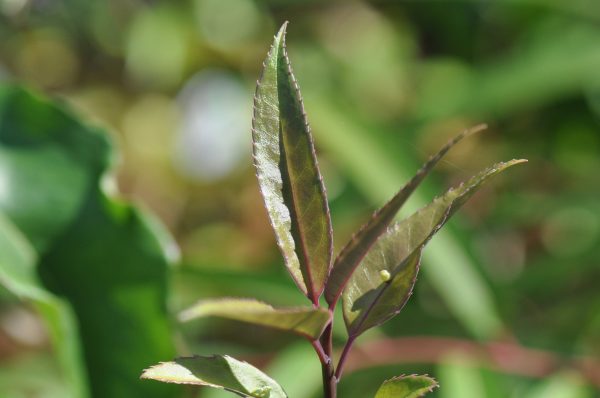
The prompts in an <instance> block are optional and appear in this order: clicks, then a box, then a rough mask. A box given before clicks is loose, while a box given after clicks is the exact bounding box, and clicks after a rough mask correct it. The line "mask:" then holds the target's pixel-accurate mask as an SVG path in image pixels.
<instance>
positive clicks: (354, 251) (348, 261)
mask: <svg viewBox="0 0 600 398" xmlns="http://www.w3.org/2000/svg"><path fill="white" fill-rule="evenodd" d="M485 128H486V126H485V125H479V126H475V127H473V128H472V129H469V130H466V131H464V132H463V133H462V134H459V135H458V136H456V137H455V138H454V139H452V140H451V141H450V142H448V143H447V144H446V145H444V147H443V148H442V149H440V151H439V152H438V153H437V154H435V155H434V156H432V157H431V158H430V159H429V160H428V161H427V162H426V163H425V164H424V165H423V166H422V167H421V169H419V171H418V172H417V174H415V176H414V177H413V178H412V179H411V180H410V181H409V182H408V183H407V184H406V185H404V186H403V187H402V189H400V191H399V192H398V193H397V194H396V195H395V196H394V197H393V198H392V199H391V200H390V201H389V202H388V203H386V204H385V205H384V206H383V207H382V208H380V209H379V210H377V211H376V212H375V213H373V216H372V217H371V219H370V220H369V221H368V222H367V223H365V224H364V225H363V226H362V227H361V228H360V229H359V231H358V232H357V233H356V234H355V235H354V236H353V237H352V238H351V239H350V241H349V242H348V243H347V244H346V246H345V247H344V248H343V249H342V250H341V251H340V254H339V255H338V256H337V258H336V259H335V262H334V265H333V269H332V270H331V276H330V278H329V280H328V281H327V286H326V287H325V298H326V299H327V302H328V303H329V304H330V305H332V306H335V304H336V303H337V300H338V298H339V297H340V294H342V291H343V289H344V286H345V285H346V283H348V280H349V279H350V276H351V275H352V273H353V272H354V270H355V269H356V267H357V266H358V264H360V262H361V261H362V259H363V258H364V257H365V255H366V254H367V252H368V251H369V249H370V248H371V247H372V246H373V244H374V243H375V241H377V238H379V236H380V235H381V234H382V233H383V232H385V230H386V228H387V226H388V225H389V224H390V223H391V222H392V220H393V219H394V217H395V216H396V213H398V211H399V210H400V208H401V207H402V205H404V203H405V202H406V200H407V199H408V198H409V197H410V195H411V194H412V193H413V192H414V190H415V189H416V188H417V187H418V186H419V184H420V183H421V181H423V179H424V178H425V177H426V176H427V174H429V172H430V171H431V170H432V169H433V167H434V166H435V165H436V164H437V163H438V162H439V161H440V160H441V159H442V158H443V157H444V155H445V154H446V153H447V152H448V151H449V150H450V149H451V148H452V147H453V146H454V145H456V144H457V143H458V142H460V141H461V140H462V139H463V138H465V137H467V136H469V135H471V134H474V133H476V132H479V131H481V130H483V129H485Z"/></svg>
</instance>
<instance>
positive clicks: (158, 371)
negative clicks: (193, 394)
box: [141, 355, 287, 398]
mask: <svg viewBox="0 0 600 398" xmlns="http://www.w3.org/2000/svg"><path fill="white" fill-rule="evenodd" d="M141 377H142V378H143V379H152V380H158V381H162V382H166V383H176V384H192V385H197V386H205V387H213V388H220V389H224V390H227V391H230V392H232V393H235V394H238V395H240V396H242V397H255V398H285V397H287V395H286V394H285V392H284V391H283V388H281V386H280V385H279V384H277V382H275V381H274V380H273V379H271V378H270V377H269V376H267V375H266V374H264V373H263V372H261V371H260V370H258V369H256V368H255V367H254V366H252V365H250V364H248V363H246V362H241V361H238V360H237V359H234V358H232V357H230V356H227V355H223V356H221V355H213V356H208V357H203V356H195V357H186V358H177V359H176V360H175V361H173V362H163V363H160V364H158V365H155V366H153V367H151V368H149V369H146V370H145V371H144V373H143V374H142V376H141Z"/></svg>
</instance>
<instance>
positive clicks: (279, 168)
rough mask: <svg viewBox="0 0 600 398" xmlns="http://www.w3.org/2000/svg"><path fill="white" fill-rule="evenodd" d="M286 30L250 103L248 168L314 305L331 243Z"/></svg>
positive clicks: (325, 272)
mask: <svg viewBox="0 0 600 398" xmlns="http://www.w3.org/2000/svg"><path fill="white" fill-rule="evenodd" d="M286 25H287V23H286V24H284V25H283V26H282V27H281V30H280V31H279V33H278V34H277V36H275V41H274V42H273V45H272V47H271V50H270V51H269V54H268V56H267V59H266V60H265V62H264V65H263V71H262V75H261V77H260V79H259V81H258V82H257V87H256V94H255V97H254V117H253V121H252V138H253V148H254V165H255V167H256V172H257V177H258V181H259V185H260V190H261V192H262V195H263V198H264V200H265V205H266V208H267V211H268V214H269V218H270V220H271V225H272V226H273V229H274V231H275V235H276V238H277V243H278V245H279V248H280V249H281V252H282V253H283V257H284V259H285V263H286V266H287V268H288V270H289V272H290V274H291V275H292V277H293V278H294V280H295V282H296V284H297V285H298V287H299V288H300V289H301V290H302V291H303V292H304V293H305V294H306V295H307V297H309V298H310V299H311V301H312V302H313V303H317V302H318V298H319V296H320V295H321V293H322V291H323V288H324V285H325V281H326V280H327V277H328V275H329V270H330V266H331V257H332V251H333V240H332V231H331V220H330V216H329V207H328V204H327V198H326V195H325V188H324V185H323V181H322V178H321V174H320V172H319V168H318V165H317V158H316V154H315V149H314V144H313V139H312V136H311V134H310V128H309V126H308V121H307V119H306V115H305V113H304V106H303V104H302V99H301V96H300V91H299V89H298V85H297V83H296V80H295V78H294V76H293V74H292V69H291V66H290V63H289V60H288V57H287V52H286V47H285V30H286Z"/></svg>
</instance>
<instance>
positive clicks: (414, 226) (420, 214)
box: [342, 160, 524, 336]
mask: <svg viewBox="0 0 600 398" xmlns="http://www.w3.org/2000/svg"><path fill="white" fill-rule="evenodd" d="M522 162H524V160H512V161H509V162H505V163H498V164H496V165H494V166H492V167H490V168H489V169H487V170H484V171H482V172H481V173H479V174H477V175H476V176H474V177H472V178H471V179H470V180H469V181H467V182H466V183H463V184H461V185H460V186H458V187H456V188H452V189H450V190H449V191H447V192H446V193H445V194H444V195H442V196H440V197H438V198H436V199H435V200H434V201H433V202H431V203H430V204H429V205H427V206H425V207H424V208H422V209H421V210H419V211H417V212H416V213H414V214H413V215H411V216H409V217H408V218H406V219H404V220H402V221H401V222H399V223H396V224H394V225H393V226H392V227H390V228H389V229H388V230H387V231H386V232H385V233H384V234H383V235H382V236H381V237H380V238H379V240H378V241H377V243H376V244H375V245H374V246H373V248H372V249H371V251H369V253H368V254H367V255H366V257H365V258H364V260H363V261H362V263H361V264H360V265H359V267H358V268H357V270H356V272H354V274H352V277H351V278H350V281H349V283H348V285H347V286H346V288H345V289H344V293H343V295H342V301H343V307H344V310H343V313H344V320H345V322H346V327H347V328H348V332H349V334H350V335H351V336H352V335H353V336H356V335H358V334H361V333H362V332H364V331H365V330H367V329H369V328H372V327H374V326H377V325H380V324H381V323H383V322H385V321H387V320H388V319H390V318H391V317H393V316H394V315H396V314H397V313H398V312H399V311H400V310H401V309H402V307H403V306H404V303H405V302H406V300H407V299H408V297H409V296H410V293H411V291H412V287H413V285H414V283H415V280H416V275H417V272H418V261H419V259H420V255H421V250H422V248H423V247H424V246H425V245H426V244H427V242H428V241H429V240H430V239H431V237H432V236H433V235H434V234H435V233H436V232H437V231H439V229H440V228H441V227H442V226H443V225H444V224H445V223H446V222H447V221H448V219H449V218H450V217H451V216H452V215H453V214H454V213H455V212H456V211H457V210H458V209H459V208H460V207H461V206H462V205H463V204H464V203H465V202H466V201H467V200H468V199H469V198H470V197H471V196H472V195H473V194H474V193H475V192H476V191H477V190H478V189H479V188H480V187H481V185H482V184H483V183H484V182H485V181H487V180H488V179H489V178H490V177H492V176H494V175H496V174H498V173H500V172H502V171H503V170H505V169H507V168H509V167H511V166H513V165H516V164H519V163H522ZM384 271H385V272H386V273H389V275H390V277H391V278H392V279H391V282H390V281H385V280H382V272H384Z"/></svg>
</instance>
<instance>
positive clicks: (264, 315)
mask: <svg viewBox="0 0 600 398" xmlns="http://www.w3.org/2000/svg"><path fill="white" fill-rule="evenodd" d="M205 316H217V317H221V318H227V319H232V320H236V321H242V322H249V323H253V324H255V325H261V326H267V327H272V328H276V329H281V330H285V331H289V332H293V333H296V334H299V335H302V336H304V337H306V338H309V339H312V340H314V339H316V338H318V337H319V336H320V335H321V333H322V332H323V329H324V328H325V326H326V325H327V324H328V323H329V317H330V315H329V311H327V310H326V309H324V308H312V307H292V308H273V307H272V306H270V305H269V304H266V303H263V302H261V301H257V300H254V299H238V298H223V299H216V300H204V301H201V302H199V303H197V304H196V305H194V306H192V307H191V308H189V309H187V310H185V311H184V312H182V313H181V315H180V319H182V320H184V321H188V320H192V319H196V318H200V317H205Z"/></svg>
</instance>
